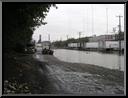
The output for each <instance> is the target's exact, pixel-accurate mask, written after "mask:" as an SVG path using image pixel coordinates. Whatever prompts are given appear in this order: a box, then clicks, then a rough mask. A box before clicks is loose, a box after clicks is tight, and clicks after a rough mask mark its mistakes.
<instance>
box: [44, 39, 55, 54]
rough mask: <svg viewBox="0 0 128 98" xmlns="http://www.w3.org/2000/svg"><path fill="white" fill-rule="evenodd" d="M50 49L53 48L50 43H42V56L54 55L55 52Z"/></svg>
mask: <svg viewBox="0 0 128 98" xmlns="http://www.w3.org/2000/svg"><path fill="white" fill-rule="evenodd" d="M50 48H51V43H50V41H43V42H42V54H48V55H53V50H51V49H50Z"/></svg>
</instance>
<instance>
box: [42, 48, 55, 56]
mask: <svg viewBox="0 0 128 98" xmlns="http://www.w3.org/2000/svg"><path fill="white" fill-rule="evenodd" d="M42 54H48V55H53V51H52V50H50V49H46V48H45V49H42Z"/></svg>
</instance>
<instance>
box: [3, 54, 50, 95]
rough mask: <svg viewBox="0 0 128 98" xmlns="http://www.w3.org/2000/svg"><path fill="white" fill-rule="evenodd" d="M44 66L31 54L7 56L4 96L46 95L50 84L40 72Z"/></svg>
mask: <svg viewBox="0 0 128 98" xmlns="http://www.w3.org/2000/svg"><path fill="white" fill-rule="evenodd" d="M44 65H45V63H43V62H39V61H37V60H35V59H33V57H32V55H31V54H29V55H26V54H17V53H11V54H5V55H4V62H3V67H4V68H3V69H4V73H3V74H4V77H3V83H4V84H3V94H31V93H32V94H42V93H45V92H46V87H47V84H48V83H49V82H48V80H47V77H46V76H45V75H44V76H42V75H41V74H40V72H39V70H38V69H39V68H40V67H41V66H44ZM44 67H45V66H44ZM48 85H50V84H48ZM44 87H45V88H44Z"/></svg>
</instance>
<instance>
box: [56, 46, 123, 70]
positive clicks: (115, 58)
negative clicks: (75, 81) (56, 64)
mask: <svg viewBox="0 0 128 98" xmlns="http://www.w3.org/2000/svg"><path fill="white" fill-rule="evenodd" d="M54 56H55V57H57V58H58V59H60V60H62V61H65V62H74V63H84V64H93V65H98V66H102V67H106V68H110V69H119V70H121V71H124V55H122V56H119V55H118V54H107V53H100V52H89V51H77V50H67V49H56V50H54Z"/></svg>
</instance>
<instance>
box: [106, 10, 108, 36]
mask: <svg viewBox="0 0 128 98" xmlns="http://www.w3.org/2000/svg"><path fill="white" fill-rule="evenodd" d="M106 17H107V34H108V8H106Z"/></svg>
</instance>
